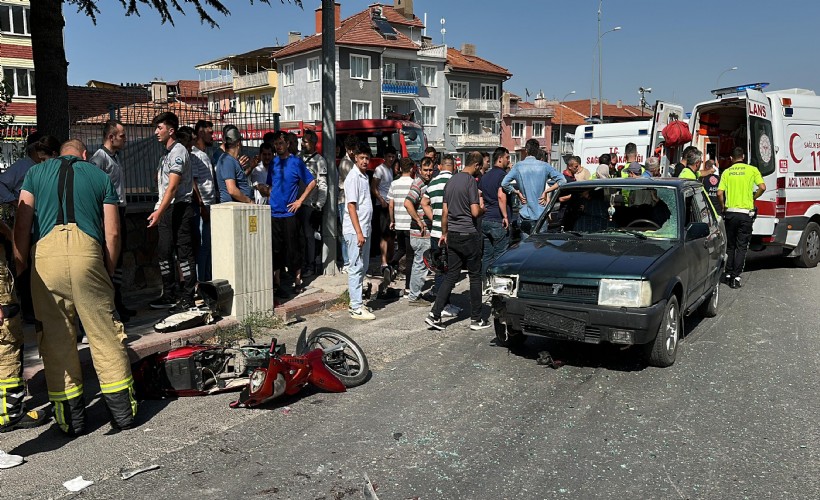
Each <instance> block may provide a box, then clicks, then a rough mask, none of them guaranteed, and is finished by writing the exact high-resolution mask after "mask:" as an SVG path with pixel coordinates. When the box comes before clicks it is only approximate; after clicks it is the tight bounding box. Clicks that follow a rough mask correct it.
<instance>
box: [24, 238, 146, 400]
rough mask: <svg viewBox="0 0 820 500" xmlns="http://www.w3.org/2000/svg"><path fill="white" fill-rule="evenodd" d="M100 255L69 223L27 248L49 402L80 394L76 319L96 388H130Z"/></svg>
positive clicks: (97, 246) (121, 338)
mask: <svg viewBox="0 0 820 500" xmlns="http://www.w3.org/2000/svg"><path fill="white" fill-rule="evenodd" d="M102 255H103V252H102V248H101V246H100V244H99V243H98V242H97V241H96V240H95V239H94V238H92V237H91V236H89V235H87V234H85V233H83V232H82V231H81V230H80V229H79V227H77V225H76V224H73V223H70V224H65V225H62V226H55V227H54V229H52V230H51V232H50V233H48V234H47V235H46V236H45V237H44V238H42V239H41V240H40V241H38V242H37V244H36V245H35V246H34V248H33V250H32V276H31V293H32V299H33V301H34V311H35V313H36V316H37V318H38V319H39V320H40V321H41V322H42V323H43V331H42V332H39V333H38V335H39V337H40V338H39V339H38V340H39V345H40V354H41V355H42V357H43V365H44V371H45V376H46V383H47V384H48V396H49V399H50V400H51V401H69V400H73V399H74V398H78V397H81V396H82V390H83V388H82V385H83V378H82V369H81V367H80V360H79V357H78V355H77V336H76V326H75V320H76V319H77V317H78V316H79V319H80V321H82V323H83V327H84V328H85V332H86V336H87V337H88V343H89V346H90V350H91V357H92V359H93V362H94V368H95V370H96V372H97V377H98V378H99V381H100V386H101V387H103V388H108V389H107V390H106V389H104V390H103V393H106V392H107V391H111V392H113V391H115V390H117V391H119V390H123V389H128V390H130V388H131V386H132V385H133V379H132V378H131V366H130V362H129V360H128V354H127V352H126V350H125V346H124V344H123V341H124V340H125V330H124V328H123V325H122V323H120V322H119V321H117V320H116V319H115V318H114V287H113V285H112V283H111V279H110V278H109V276H108V272H107V271H106V269H105V265H104V264H103V259H102Z"/></svg>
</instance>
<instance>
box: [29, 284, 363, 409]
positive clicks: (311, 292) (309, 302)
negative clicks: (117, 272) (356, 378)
mask: <svg viewBox="0 0 820 500" xmlns="http://www.w3.org/2000/svg"><path fill="white" fill-rule="evenodd" d="M305 283H306V284H307V288H306V290H305V291H304V292H302V293H301V294H299V295H297V296H296V297H294V298H292V299H290V300H288V301H287V302H284V303H283V304H278V303H277V304H276V306H275V308H274V312H275V314H276V315H277V316H279V317H280V318H282V319H283V320H284V321H290V320H292V319H294V318H297V317H299V316H302V315H306V314H312V313H316V312H319V311H323V310H325V309H327V308H329V307H332V306H333V305H335V304H336V302H337V301H338V299H339V296H340V295H341V294H342V293H343V292H344V291H346V290H347V275H346V274H341V273H337V274H336V275H335V276H311V277H310V278H307V279H306V280H305ZM158 294H159V291H158V290H141V291H139V292H138V293H136V294H131V295H127V296H126V297H125V300H126V303H127V304H128V305H129V307H132V308H134V309H137V310H138V314H137V315H136V316H134V317H133V318H131V320H130V321H129V322H128V323H126V324H125V332H126V334H127V335H128V339H127V340H126V346H127V349H128V355H129V357H130V358H131V362H132V363H134V362H137V361H139V360H140V359H142V358H145V357H147V356H150V355H151V354H155V353H158V352H165V351H168V350H170V349H173V348H175V347H179V346H182V345H184V344H185V343H186V342H202V341H204V340H207V339H209V338H211V337H213V336H214V334H215V333H216V331H217V329H220V328H221V329H226V328H230V327H232V326H235V325H238V324H239V321H237V320H236V318H234V317H233V316H229V317H226V318H222V319H221V320H219V321H218V322H216V323H214V324H211V325H205V326H200V327H196V328H191V329H188V330H180V331H178V332H172V333H157V332H155V331H154V324H156V323H157V322H159V321H160V320H161V319H163V318H164V317H165V316H167V314H168V313H167V311H163V310H154V309H151V308H150V307H148V303H149V302H150V301H151V300H152V299H153V298H155V297H156V296H157V295H158ZM23 334H24V352H23V359H24V361H23V367H24V369H23V378H24V379H26V381H27V384H28V392H29V394H36V393H41V394H42V393H45V392H46V384H45V377H44V375H43V362H42V359H41V358H40V354H39V352H38V350H37V337H36V333H35V330H34V326H33V325H24V327H23ZM77 350H78V351H79V354H80V362H81V363H82V364H83V365H86V364H89V363H91V353H90V351H89V347H88V345H87V344H81V345H78V346H77Z"/></svg>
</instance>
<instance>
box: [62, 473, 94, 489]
mask: <svg viewBox="0 0 820 500" xmlns="http://www.w3.org/2000/svg"><path fill="white" fill-rule="evenodd" d="M92 484H94V481H88V480H86V479H83V476H77V477H75V478H74V479H71V480H70V481H66V482H64V483H63V486H65V487H66V489H67V490H68V491H81V490H84V489H86V488H88V487H89V486H91V485H92Z"/></svg>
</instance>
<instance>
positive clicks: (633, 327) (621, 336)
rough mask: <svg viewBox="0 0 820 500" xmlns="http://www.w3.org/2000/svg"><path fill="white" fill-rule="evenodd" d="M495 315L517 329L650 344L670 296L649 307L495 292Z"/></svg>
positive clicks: (563, 337) (593, 341) (588, 339)
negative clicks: (528, 296) (529, 297)
mask: <svg viewBox="0 0 820 500" xmlns="http://www.w3.org/2000/svg"><path fill="white" fill-rule="evenodd" d="M492 309H493V316H494V317H495V318H496V319H498V320H499V321H501V323H504V324H506V325H507V327H508V328H511V329H512V330H514V331H518V332H523V333H525V334H527V335H536V336H541V337H547V338H552V339H561V340H573V341H578V342H586V343H589V344H598V343H601V342H611V343H615V344H646V343H648V342H651V341H652V340H654V338H655V336H656V335H657V333H658V327H659V326H660V324H661V321H662V319H663V313H664V311H665V309H666V299H664V300H662V301H660V302H658V303H657V304H653V305H652V306H649V307H604V306H599V305H592V304H574V303H567V302H557V301H548V300H534V299H520V298H515V297H505V296H501V295H494V296H493V298H492Z"/></svg>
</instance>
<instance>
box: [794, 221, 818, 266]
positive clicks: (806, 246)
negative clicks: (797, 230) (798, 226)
mask: <svg viewBox="0 0 820 500" xmlns="http://www.w3.org/2000/svg"><path fill="white" fill-rule="evenodd" d="M818 261H820V225H818V224H817V223H816V222H809V223H808V225H807V226H806V229H805V231H803V237H802V238H800V255H798V256H797V265H798V266H799V267H816V266H817V262H818Z"/></svg>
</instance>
